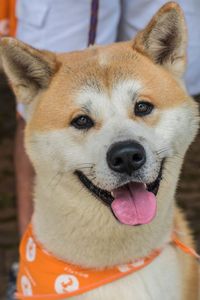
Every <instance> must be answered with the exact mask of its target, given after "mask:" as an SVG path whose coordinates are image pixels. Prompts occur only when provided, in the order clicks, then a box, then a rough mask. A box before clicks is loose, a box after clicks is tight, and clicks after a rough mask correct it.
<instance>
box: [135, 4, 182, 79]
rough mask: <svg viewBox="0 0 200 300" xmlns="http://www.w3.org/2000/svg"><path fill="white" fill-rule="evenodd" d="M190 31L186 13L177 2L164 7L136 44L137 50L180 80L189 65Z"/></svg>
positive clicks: (139, 34)
mask: <svg viewBox="0 0 200 300" xmlns="http://www.w3.org/2000/svg"><path fill="white" fill-rule="evenodd" d="M186 44H187V31H186V24H185V19H184V15H183V12H182V10H181V8H180V6H179V5H178V4H177V3H175V2H169V3H167V4H165V5H164V6H163V7H161V9H160V10H159V11H158V12H157V13H156V15H155V16H154V17H153V18H152V20H151V21H150V23H149V24H148V25H147V27H146V28H145V29H144V30H143V31H141V32H139V33H138V34H137V36H136V38H135V40H134V45H133V46H134V48H135V49H136V50H137V51H139V52H141V53H142V54H144V55H146V56H148V57H149V58H150V59H152V60H153V62H154V63H156V64H160V65H162V66H164V67H166V68H167V69H168V70H169V71H171V72H172V73H174V74H175V75H176V76H179V77H180V76H181V75H182V74H183V72H184V70H185V63H186Z"/></svg>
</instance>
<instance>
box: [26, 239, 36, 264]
mask: <svg viewBox="0 0 200 300" xmlns="http://www.w3.org/2000/svg"><path fill="white" fill-rule="evenodd" d="M35 257H36V245H35V242H34V240H33V239H32V237H29V238H28V241H27V244H26V259H27V261H29V262H32V261H34V260H35Z"/></svg>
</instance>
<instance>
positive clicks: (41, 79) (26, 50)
mask: <svg viewBox="0 0 200 300" xmlns="http://www.w3.org/2000/svg"><path fill="white" fill-rule="evenodd" d="M0 55H1V59H2V63H3V68H4V71H5V73H6V75H7V77H8V79H9V82H10V84H11V87H12V88H13V90H14V93H15V95H16V97H17V100H18V102H22V103H26V104H28V103H30V102H32V100H33V99H34V98H35V96H37V94H38V93H39V92H40V91H42V90H44V89H46V88H47V87H48V86H49V84H50V82H51V79H52V77H53V75H54V74H55V73H56V71H57V70H58V67H59V64H58V62H57V61H56V55H55V54H54V53H51V52H48V51H40V50H37V49H35V48H33V47H31V46H28V45H26V44H24V43H22V42H20V41H18V40H16V39H14V38H3V39H2V41H1V42H0Z"/></svg>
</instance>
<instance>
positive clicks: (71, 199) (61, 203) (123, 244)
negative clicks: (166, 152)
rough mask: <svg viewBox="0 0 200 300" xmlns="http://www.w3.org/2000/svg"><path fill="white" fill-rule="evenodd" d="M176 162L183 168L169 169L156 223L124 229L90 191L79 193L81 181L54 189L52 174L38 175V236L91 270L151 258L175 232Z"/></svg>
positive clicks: (58, 252)
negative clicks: (153, 252)
mask: <svg viewBox="0 0 200 300" xmlns="http://www.w3.org/2000/svg"><path fill="white" fill-rule="evenodd" d="M171 163H172V164H174V163H176V166H177V169H176V171H175V173H174V174H173V176H172V175H171V174H169V173H168V172H170V169H169V170H165V174H164V179H163V181H162V183H161V186H160V190H159V193H158V197H157V202H158V203H157V205H158V209H157V215H156V217H155V219H154V220H153V221H152V222H151V223H150V224H148V225H142V226H133V227H131V226H126V225H122V224H120V223H119V222H118V221H117V220H116V219H115V218H114V216H113V215H112V213H111V211H110V209H109V208H108V207H107V206H105V205H103V204H102V203H101V202H100V201H98V200H97V199H95V198H94V197H92V196H91V195H90V194H89V192H88V191H87V190H85V188H81V186H80V188H79V190H78V191H77V190H75V187H76V189H77V182H76V180H78V179H76V178H71V179H70V178H64V177H63V176H62V177H61V178H60V181H59V178H57V180H56V181H57V182H54V183H53V182H52V183H51V184H49V180H50V178H49V176H47V174H46V176H44V174H38V175H37V178H36V186H35V211H34V216H33V226H34V231H35V234H36V237H37V238H38V240H39V241H40V242H41V243H42V244H43V245H44V247H45V248H46V249H47V250H48V251H50V252H52V253H53V254H54V255H56V256H57V257H58V258H61V259H63V260H66V261H69V262H72V263H75V264H79V265H82V266H86V267H104V266H111V265H117V264H123V263H127V262H129V261H131V260H133V259H136V258H139V257H144V256H147V255H148V254H149V253H150V252H151V251H152V250H153V249H155V248H160V247H162V246H163V245H164V244H165V243H166V242H168V241H169V240H170V236H171V233H172V230H173V214H174V206H175V204H174V201H173V198H174V191H175V187H176V183H177V179H178V174H179V169H180V166H181V161H176V162H175V161H174V160H172V161H171ZM168 167H169V168H170V163H168ZM75 182H76V183H75Z"/></svg>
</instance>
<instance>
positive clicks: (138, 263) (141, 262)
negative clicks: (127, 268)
mask: <svg viewBox="0 0 200 300" xmlns="http://www.w3.org/2000/svg"><path fill="white" fill-rule="evenodd" d="M143 265H144V259H142V258H141V259H137V260H136V261H134V263H132V264H131V266H133V267H135V268H138V267H141V266H143Z"/></svg>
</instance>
